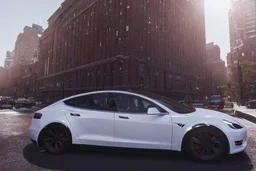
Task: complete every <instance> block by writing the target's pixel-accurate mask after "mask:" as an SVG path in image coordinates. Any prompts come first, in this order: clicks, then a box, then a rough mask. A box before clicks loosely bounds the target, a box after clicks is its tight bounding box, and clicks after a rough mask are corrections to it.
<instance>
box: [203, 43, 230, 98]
mask: <svg viewBox="0 0 256 171" xmlns="http://www.w3.org/2000/svg"><path fill="white" fill-rule="evenodd" d="M220 54H221V51H220V47H219V46H218V45H215V44H214V43H213V42H211V43H208V44H206V61H207V67H208V71H209V72H210V92H211V95H216V94H220V89H221V87H222V86H224V85H225V84H227V68H226V66H225V62H224V61H223V60H221V57H220V56H221V55H220Z"/></svg>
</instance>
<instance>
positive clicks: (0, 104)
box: [0, 97, 13, 109]
mask: <svg viewBox="0 0 256 171" xmlns="http://www.w3.org/2000/svg"><path fill="white" fill-rule="evenodd" d="M12 108H13V99H12V98H10V97H1V98H0V109H12Z"/></svg>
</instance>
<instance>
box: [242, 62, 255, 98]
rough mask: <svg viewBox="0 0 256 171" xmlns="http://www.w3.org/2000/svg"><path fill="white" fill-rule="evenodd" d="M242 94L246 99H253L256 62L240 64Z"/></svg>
mask: <svg viewBox="0 0 256 171" xmlns="http://www.w3.org/2000/svg"><path fill="white" fill-rule="evenodd" d="M241 76H242V92H243V93H246V94H247V97H246V99H247V100H248V99H249V98H255V91H256V62H249V61H245V62H242V64H241Z"/></svg>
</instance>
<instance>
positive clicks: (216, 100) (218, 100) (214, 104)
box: [208, 95, 224, 109]
mask: <svg viewBox="0 0 256 171" xmlns="http://www.w3.org/2000/svg"><path fill="white" fill-rule="evenodd" d="M208 107H209V108H216V109H223V108H224V100H223V99H222V97H221V96H220V95H213V96H211V97H210V100H209V105H208Z"/></svg>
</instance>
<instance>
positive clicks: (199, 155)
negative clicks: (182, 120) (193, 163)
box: [186, 127, 228, 162]
mask: <svg viewBox="0 0 256 171" xmlns="http://www.w3.org/2000/svg"><path fill="white" fill-rule="evenodd" d="M227 150H228V141H227V139H226V136H225V135H224V134H223V133H222V132H221V131H220V130H218V129H216V128H213V127H202V128H197V129H195V130H194V131H192V132H191V133H190V134H189V136H188V138H187V141H186V151H187V152H188V153H189V154H190V156H192V157H193V158H194V159H196V160H200V161H206V162H207V161H216V160H220V159H221V158H222V157H223V156H224V155H225V154H227V152H228V151H227Z"/></svg>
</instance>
